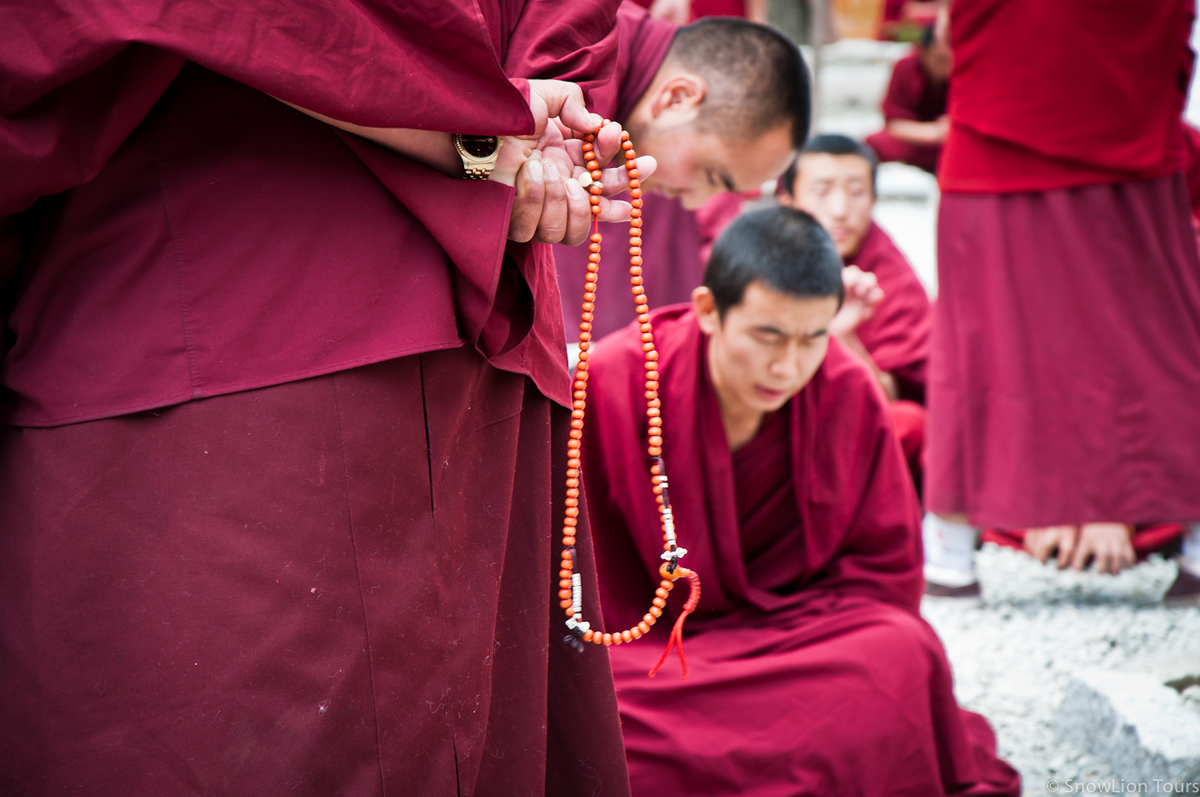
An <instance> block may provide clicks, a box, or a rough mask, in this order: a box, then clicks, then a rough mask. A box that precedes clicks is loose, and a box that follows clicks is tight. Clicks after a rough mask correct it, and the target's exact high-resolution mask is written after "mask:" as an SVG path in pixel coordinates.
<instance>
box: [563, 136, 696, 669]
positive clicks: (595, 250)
mask: <svg viewBox="0 0 1200 797" xmlns="http://www.w3.org/2000/svg"><path fill="white" fill-rule="evenodd" d="M604 124H608V120H607V119H606V120H605V121H604ZM595 141H596V134H595V133H590V134H588V136H587V137H586V138H585V139H584V142H583V153H584V158H585V159H586V161H587V163H586V164H585V167H586V169H587V172H586V173H585V175H584V176H582V177H581V182H582V183H585V184H587V188H588V191H589V193H590V196H589V197H588V199H589V201H590V202H591V207H592V234H591V238H590V239H589V242H588V265H587V279H586V282H585V284H584V289H583V291H584V293H583V312H582V314H581V316H580V319H581V320H580V323H579V364H578V365H577V366H576V369H575V392H574V403H573V405H572V411H571V434H570V439H569V440H568V441H567V499H566V517H565V518H564V519H563V539H562V545H563V553H562V563H561V568H560V570H559V571H558V576H559V581H558V586H559V591H558V597H559V598H560V602H559V605H560V606H561V607H562V608H563V609H564V610H565V611H566V614H567V628H568V629H569V630H570V632H571V633H570V634H568V635H567V636H566V641H567V642H569V643H570V644H572V645H573V646H575V648H576V649H577V650H583V643H585V642H591V643H593V644H596V645H606V646H607V645H620V644H622V643H625V642H632V641H633V640H635V639H640V638H641V637H642V635H643V634H646V633H648V632H649V631H650V626H652V625H654V624H655V623H656V622H658V618H659V617H661V616H662V613H663V609H664V608H665V607H666V605H667V596H668V595H670V594H671V589H672V588H673V587H674V586H675V582H676V581H677V580H678V579H680V578H686V579H687V580H688V581H689V582H690V584H691V591H690V594H689V595H688V600H687V602H686V603H685V604H684V606H683V611H682V612H681V613H680V615H679V619H677V620H676V621H675V626H674V627H673V628H672V629H671V635H670V638H669V639H668V641H667V649H666V650H664V651H663V655H662V658H660V659H659V660H658V663H657V664H655V665H654V668H653V669H652V670H650V676H651V677H654V675H655V674H657V673H658V670H659V668H660V667H662V665H663V663H664V662H666V660H667V656H668V655H669V654H670V652H671V649H672V648H677V649H678V650H679V660H680V663H681V665H682V668H683V677H684V678H687V675H688V666H687V658H686V657H685V656H684V655H683V621H684V620H685V619H686V618H687V616H688V615H689V614H691V612H692V611H693V610H694V609H695V608H696V604H697V603H698V602H699V600H700V577H699V576H698V575H697V574H696V573H695V572H694V571H692V570H689V569H687V568H686V567H683V566H681V565H680V564H679V559H680V557H682V556H683V555H684V554H686V553H687V549H685V548H680V547H679V546H678V545H677V544H676V539H675V518H674V515H673V514H672V512H671V502H670V499H669V498H668V494H667V472H666V468H665V466H664V465H663V458H662V443H663V439H662V411H661V408H662V401H660V400H659V398H658V378H659V373H658V351H657V350H656V349H655V347H654V329H653V327H652V326H651V325H650V306H649V303H648V301H647V299H646V290H645V288H643V287H642V237H641V236H642V218H641V216H642V210H641V208H642V198H641V197H642V189H641V181H640V180H639V179H638V178H639V174H638V170H637V160H636V158H637V153H635V152H634V151H633V144H632V142H630V140H629V133H628V132H625V131H622V133H621V149H622V150H623V151H624V154H625V171H626V175H627V176H628V178H629V196H630V204H631V205H632V206H633V209H632V210H631V211H630V213H629V215H630V221H629V282H630V284H631V285H632V287H633V297H634V301H635V302H636V304H637V320H638V324H639V325H640V327H641V334H642V351H643V352H644V353H645V358H646V362H645V370H646V374H645V379H646V415H647V417H648V418H649V424H648V426H649V440H648V446H647V449H646V450H647V453H648V454H649V455H650V458H651V460H652V463H653V464H652V465H651V466H650V482H651V484H652V485H653V489H654V500H655V502H656V503H657V504H658V513H659V519H660V521H661V523H662V530H663V553H662V555H661V558H662V560H663V563H662V565H661V566H660V567H659V571H658V572H659V575H660V576H661V577H662V580H661V581H660V582H659V585H658V589H656V590H655V591H654V600H653V602H652V604H651V606H650V608H649V610H648V611H647V612H646V614H645V615H644V616H643V617H642V620H641V622H639V623H638V624H637V625H635V626H633V627H631V628H628V629H626V630H624V631H621V632H619V633H615V634H612V633H603V634H602V633H600V632H598V631H594V630H592V627H591V624H590V623H588V622H587V621H586V620H584V619H583V582H582V579H581V578H580V575H579V573H578V572H577V571H576V570H575V561H576V560H575V528H576V526H577V525H578V523H579V494H580V465H581V464H582V463H581V461H580V441H581V439H582V437H583V415H584V409H585V407H586V406H587V378H588V356H589V349H590V347H591V339H592V319H593V317H594V316H593V311H594V310H595V302H596V280H597V277H598V274H599V271H600V242H601V240H602V237H601V235H600V220H599V214H600V195H601V193H602V192H603V190H604V189H603V186H601V184H600V178H601V176H602V173H601V171H600V164H599V163H598V162H597V161H596V158H595ZM588 178H590V180H589V179H588Z"/></svg>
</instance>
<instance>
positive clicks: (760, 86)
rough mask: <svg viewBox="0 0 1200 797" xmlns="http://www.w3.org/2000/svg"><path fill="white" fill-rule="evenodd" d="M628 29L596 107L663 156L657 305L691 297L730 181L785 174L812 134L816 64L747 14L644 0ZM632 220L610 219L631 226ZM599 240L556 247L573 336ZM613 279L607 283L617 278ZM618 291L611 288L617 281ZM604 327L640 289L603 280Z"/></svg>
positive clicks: (754, 184)
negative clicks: (690, 19) (652, 7)
mask: <svg viewBox="0 0 1200 797" xmlns="http://www.w3.org/2000/svg"><path fill="white" fill-rule="evenodd" d="M617 24H618V28H619V30H620V32H621V37H620V48H619V50H618V53H617V72H616V77H615V78H614V80H613V81H612V83H610V84H608V85H607V86H604V87H601V88H599V89H596V90H595V91H593V92H592V97H593V105H592V106H591V108H592V109H593V110H594V111H596V112H597V113H600V114H602V115H604V116H606V117H608V118H611V119H615V120H617V121H619V122H621V124H622V125H624V126H625V128H626V129H628V130H629V131H630V134H631V135H632V138H633V142H634V146H635V147H636V148H637V151H638V152H639V153H641V154H643V155H647V156H652V157H653V158H655V160H656V161H657V163H658V170H657V172H656V173H655V175H654V177H653V178H652V179H650V180H648V181H646V182H645V188H646V189H647V190H648V192H649V193H647V194H646V195H645V196H644V198H643V201H644V203H645V205H644V207H643V208H642V217H643V219H645V222H646V225H645V233H644V234H643V236H642V251H643V253H644V255H643V256H644V258H645V260H646V262H647V263H649V264H653V267H652V268H650V269H647V271H646V274H645V288H646V294H647V295H648V296H649V297H651V301H653V302H654V304H655V305H656V306H660V305H664V304H670V303H674V302H682V301H687V300H688V298H689V297H690V296H691V293H692V290H694V289H695V288H696V286H697V285H699V284H700V278H701V276H702V274H703V270H704V261H703V259H702V258H701V254H700V253H701V248H702V246H703V245H704V232H705V231H704V229H703V228H702V226H701V225H700V224H699V223H698V221H697V218H696V214H695V213H694V212H693V211H696V210H698V209H699V208H701V207H702V206H704V205H705V203H706V202H708V201H709V200H710V199H711V198H713V197H714V196H715V195H717V194H719V193H720V192H722V191H731V192H746V191H749V190H752V189H756V188H758V187H759V186H760V185H761V184H762V183H763V182H764V181H766V180H771V179H774V178H775V177H778V176H779V174H781V173H782V172H783V170H784V169H785V168H786V167H787V165H788V162H789V160H790V159H791V158H792V157H793V156H794V153H795V152H796V151H797V150H799V149H800V147H801V146H803V144H804V140H805V139H806V138H807V137H808V127H809V113H810V94H809V87H808V72H807V70H806V67H805V66H804V63H803V61H802V60H801V57H800V53H799V50H797V48H796V46H795V45H793V44H792V43H791V42H789V41H788V40H787V39H786V38H785V37H784V36H782V35H781V34H779V33H777V32H775V31H773V30H771V29H770V28H767V27H765V26H762V25H755V24H753V23H750V22H747V21H745V20H741V19H706V20H702V21H700V22H697V23H694V24H692V25H688V26H686V27H684V28H679V27H677V26H675V25H671V24H669V23H667V22H664V21H663V20H658V19H653V18H651V17H649V16H647V14H646V12H645V11H644V10H643V9H641V8H640V7H638V6H636V5H633V4H632V3H626V4H624V5H623V6H622V7H621V9H620V10H619V11H618V12H617ZM625 233H626V230H625V229H624V228H623V227H622V228H618V229H615V230H611V229H606V230H605V234H606V235H608V236H615V237H616V238H618V239H619V238H620V237H621V236H623V235H625ZM587 254H588V253H587V252H586V251H583V250H582V249H580V248H578V247H575V248H571V247H564V246H559V247H555V253H554V257H555V262H556V264H557V267H558V282H559V289H560V292H561V296H562V304H563V312H564V314H565V317H566V324H567V327H566V328H567V330H568V335H569V336H570V339H569V342H574V341H575V337H574V336H575V327H576V325H577V324H578V322H579V317H578V315H579V310H578V309H579V304H580V302H581V301H582V296H583V285H584V277H585V274H586V267H587ZM606 284H607V285H608V287H604V286H605V285H606ZM610 290H611V291H612V293H611V294H609V293H608V291H610ZM600 292H601V296H604V297H607V298H605V299H601V300H600V301H599V302H598V303H597V304H596V307H597V310H596V317H595V319H594V320H593V322H592V323H593V329H592V333H593V335H594V336H595V337H597V338H598V337H601V336H603V335H606V334H608V333H610V332H613V331H615V330H617V329H620V328H621V327H623V326H625V325H626V324H628V323H629V322H630V321H632V320H633V319H634V316H635V315H636V314H635V312H634V306H635V305H634V302H633V298H632V297H631V296H629V295H628V294H627V293H625V295H621V294H622V293H624V291H622V290H621V289H620V287H619V286H618V285H615V284H611V283H604V282H602V283H601V288H600Z"/></svg>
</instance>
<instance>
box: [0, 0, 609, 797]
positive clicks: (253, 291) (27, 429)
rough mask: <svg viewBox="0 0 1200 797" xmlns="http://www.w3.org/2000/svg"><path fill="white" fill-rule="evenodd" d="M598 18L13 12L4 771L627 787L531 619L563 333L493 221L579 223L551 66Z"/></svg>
mask: <svg viewBox="0 0 1200 797" xmlns="http://www.w3.org/2000/svg"><path fill="white" fill-rule="evenodd" d="M614 14H615V7H614V6H613V4H611V3H600V2H580V3H572V4H570V5H569V6H561V5H560V4H558V3H555V2H542V0H495V1H493V2H482V3H459V2H447V1H446V0H438V2H424V3H399V4H397V3H382V4H381V3H373V2H366V3H362V2H355V3H336V2H335V3H325V4H317V5H314V4H294V5H287V4H282V5H281V4H269V5H264V4H256V3H244V2H238V3H231V2H221V1H220V0H218V1H217V2H211V3H204V4H161V3H149V2H135V3H123V4H117V3H105V2H98V3H90V4H85V5H81V4H78V3H75V4H71V3H57V2H44V3H35V4H28V3H11V2H10V3H6V4H5V8H4V10H3V12H2V14H0V16H3V18H4V19H5V21H6V29H5V36H4V38H3V41H2V42H0V74H2V75H3V76H4V79H3V81H0V82H2V88H0V136H2V138H3V140H4V142H5V143H4V146H3V147H0V174H2V175H3V179H0V220H2V222H3V226H2V227H0V286H2V289H3V291H4V303H3V315H4V322H5V325H4V334H3V360H2V362H0V384H2V386H3V392H2V402H0V422H2V423H3V426H0V529H2V530H3V531H2V533H0V618H3V619H2V621H0V792H3V793H6V794H28V795H75V794H78V795H122V796H123V797H124V796H126V795H164V794H169V795H184V794H197V795H199V794H228V795H239V794H247V795H249V794H253V795H261V794H275V793H281V792H286V793H289V794H291V793H294V794H302V795H332V794H337V795H379V794H383V793H389V794H422V795H447V796H449V795H459V794H463V795H465V794H473V795H492V794H502V793H503V794H508V793H513V792H514V791H515V792H519V793H522V794H541V793H547V794H568V793H590V792H591V791H592V790H595V789H601V788H602V789H603V790H604V793H605V794H609V793H612V794H618V795H620V794H623V793H627V790H628V785H627V777H626V773H625V767H624V756H623V750H622V747H621V739H620V731H619V726H618V720H617V713H616V705H615V697H614V695H613V692H612V686H611V676H610V671H609V666H608V663H607V661H606V659H605V657H603V656H595V655H592V656H578V655H576V654H575V653H574V652H572V651H571V650H570V649H569V648H568V647H566V646H565V645H564V643H563V641H562V639H563V629H562V627H561V626H560V625H559V622H555V623H554V624H551V622H550V620H551V616H552V613H551V611H550V610H551V609H552V608H553V616H554V617H555V618H558V614H559V610H558V608H557V605H556V603H557V598H556V596H555V595H553V593H552V590H551V583H550V578H551V564H550V562H551V554H552V547H553V546H552V542H551V528H552V525H553V523H552V520H551V516H550V507H551V504H552V503H553V502H555V501H556V500H561V498H556V492H555V490H554V488H552V486H551V485H552V484H560V483H561V480H560V477H555V476H553V474H556V473H557V474H561V468H562V465H563V462H562V461H558V462H552V459H551V452H552V451H565V446H564V445H562V443H564V442H565V439H566V437H565V435H566V433H567V427H566V425H565V424H567V423H568V422H569V418H568V417H567V416H566V414H565V410H563V409H562V407H561V406H559V405H560V404H562V403H564V402H566V401H568V400H569V379H568V375H567V372H566V368H565V357H564V351H563V350H564V347H565V340H564V337H563V332H562V327H561V323H562V322H561V310H560V308H559V306H558V299H557V286H556V283H555V278H554V268H553V263H552V260H551V257H550V252H549V247H548V246H547V245H545V244H544V243H516V242H513V241H509V240H508V239H509V238H513V239H517V240H519V241H530V240H533V241H548V240H551V241H559V240H569V239H573V238H574V239H577V238H578V236H579V233H580V230H579V222H580V221H581V220H582V222H583V234H586V225H587V223H588V221H590V211H589V209H588V200H587V196H586V194H585V193H583V192H582V190H581V188H580V186H578V184H577V183H576V184H575V187H574V188H572V187H571V185H570V183H571V182H574V181H573V180H571V179H570V178H571V173H570V172H568V171H562V169H560V168H556V169H552V168H551V167H552V165H553V164H554V163H555V161H556V159H557V162H558V164H559V166H560V167H563V166H564V161H563V160H562V157H566V161H565V164H566V166H565V167H564V168H567V169H573V168H574V166H573V164H576V161H575V160H574V159H573V155H572V151H571V150H570V148H569V147H568V146H567V143H566V142H564V141H563V139H562V138H561V130H560V129H559V128H558V127H557V123H556V122H555V120H552V119H551V118H550V117H553V116H554V115H555V114H556V113H561V116H560V118H559V121H562V122H563V123H565V124H567V125H571V126H574V127H576V128H577V129H578V128H584V129H586V128H587V127H589V126H590V125H591V124H592V123H593V122H592V120H590V119H589V118H588V115H587V113H586V112H585V111H584V110H583V105H582V102H583V97H582V95H581V94H580V93H579V87H578V86H573V87H572V86H569V85H568V84H565V83H558V82H556V81H546V80H544V79H545V78H557V79H569V80H574V81H577V82H579V83H580V84H581V85H582V86H583V87H584V88H587V87H589V86H595V85H597V84H602V83H604V82H605V81H606V80H608V79H609V77H610V76H611V72H612V66H613V64H614V62H615V55H616V53H615V49H616V32H615V29H614V19H613V18H614ZM552 84H553V85H552ZM556 91H559V92H565V94H561V93H560V94H559V95H555V92H556ZM572 91H573V92H574V95H573V98H572ZM556 96H557V98H558V99H557V100H556ZM564 96H565V97H566V98H567V99H566V100H563V97H564ZM276 98H277V99H276ZM559 100H562V102H559ZM285 103H287V104H285ZM556 103H558V105H557V106H556ZM564 103H565V104H564ZM289 105H292V106H294V107H298V108H303V109H305V113H302V112H300V111H299V110H295V109H294V108H293V107H289ZM559 106H561V107H559ZM570 108H573V109H574V110H573V116H570V117H569V116H568V113H567V111H568V109H570ZM314 116H319V117H321V118H325V119H328V120H329V123H326V122H323V121H319V120H318V119H316V118H313V117H314ZM338 128H342V129H338ZM346 130H354V131H357V132H359V133H361V134H362V135H361V136H360V135H352V134H350V133H348V132H346ZM435 131H449V132H460V133H467V134H478V135H491V136H505V137H506V138H505V140H504V143H503V144H502V146H501V149H500V150H499V152H498V155H499V158H500V161H501V164H498V165H497V167H496V170H495V171H494V172H493V175H492V176H493V177H496V175H497V174H499V173H500V172H501V171H502V169H501V165H503V164H504V163H507V164H508V167H511V166H513V163H512V158H513V155H514V154H515V155H516V162H517V163H518V164H519V165H518V166H517V170H516V171H514V172H512V173H510V174H509V175H508V178H509V183H507V184H506V183H504V182H501V181H498V180H488V181H467V180H462V179H457V178H458V177H459V176H461V174H462V170H463V164H462V162H461V161H457V156H456V155H455V154H454V149H453V148H452V145H451V139H450V135H449V132H435ZM539 135H540V137H539ZM555 135H558V136H559V137H558V140H557V143H554V142H553V141H552V139H554V137H555ZM604 135H608V133H607V132H606V133H605V134H604ZM363 136H366V137H363ZM602 138H603V136H602ZM610 138H611V136H610ZM369 139H375V140H378V141H381V142H382V143H383V144H385V145H386V146H379V145H377V144H376V143H372V140H369ZM612 143H615V142H613V141H610V142H609V144H612ZM552 144H553V146H552ZM601 149H606V150H607V151H610V152H611V151H612V147H611V146H609V145H602V147H601ZM573 152H574V153H578V150H574V151H573ZM447 157H449V159H450V160H449V162H448V163H447V160H446V158H447ZM506 159H507V160H506ZM506 168H507V167H506ZM456 170H457V172H458V174H457V175H455V174H454V172H455V171H456ZM622 171H623V170H622ZM514 184H515V190H514V187H513V186H514ZM619 187H620V186H619V184H618V183H617V182H613V183H612V188H613V189H614V190H616V189H618V188H619ZM581 202H582V205H580V203H581ZM580 207H581V208H582V211H583V212H584V213H585V214H587V215H586V216H585V217H582V219H581V217H579V215H578V213H577V212H576V211H577V210H579V209H580ZM531 211H532V213H531ZM584 525H585V524H581V526H580V528H581V530H582V529H583V528H584ZM582 533H586V532H582ZM577 546H578V550H579V554H580V557H581V561H583V562H586V561H587V560H588V559H589V558H590V553H589V551H590V549H589V543H588V542H587V541H586V537H582V538H581V539H580V542H579V543H577ZM584 590H585V591H586V592H587V593H589V594H592V595H594V594H595V583H594V581H590V580H589V581H586V582H584Z"/></svg>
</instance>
